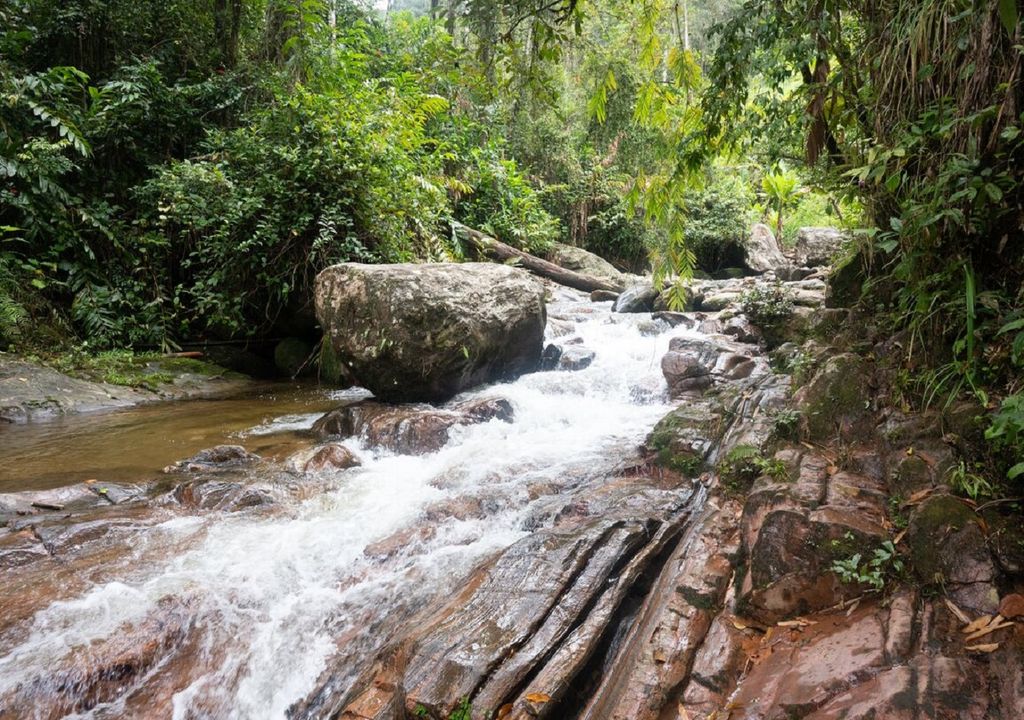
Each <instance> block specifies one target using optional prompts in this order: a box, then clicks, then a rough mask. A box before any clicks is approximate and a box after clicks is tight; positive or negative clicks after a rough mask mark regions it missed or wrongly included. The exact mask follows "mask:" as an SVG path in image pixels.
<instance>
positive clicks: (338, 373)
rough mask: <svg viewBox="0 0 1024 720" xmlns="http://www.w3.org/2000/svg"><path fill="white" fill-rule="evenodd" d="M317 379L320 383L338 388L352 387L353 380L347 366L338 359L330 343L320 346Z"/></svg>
mask: <svg viewBox="0 0 1024 720" xmlns="http://www.w3.org/2000/svg"><path fill="white" fill-rule="evenodd" d="M317 377H318V378H319V380H320V382H322V383H325V384H327V385H335V386H337V387H347V386H349V385H352V378H351V377H350V376H349V373H348V370H347V369H346V368H345V365H344V364H343V363H342V362H341V360H340V359H339V358H338V354H337V353H336V352H335V351H334V346H333V345H332V344H331V343H329V342H324V343H321V344H320V353H319V355H318V356H317Z"/></svg>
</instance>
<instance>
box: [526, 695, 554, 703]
mask: <svg viewBox="0 0 1024 720" xmlns="http://www.w3.org/2000/svg"><path fill="white" fill-rule="evenodd" d="M526 699H527V701H529V702H532V703H534V704H536V705H540V704H541V703H546V702H548V701H549V700H551V696H550V695H548V694H547V693H529V694H528V695H527V696H526Z"/></svg>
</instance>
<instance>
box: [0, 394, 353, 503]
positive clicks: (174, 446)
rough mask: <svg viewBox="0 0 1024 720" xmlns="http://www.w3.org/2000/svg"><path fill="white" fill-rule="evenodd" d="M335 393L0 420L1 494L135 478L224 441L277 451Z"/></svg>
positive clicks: (335, 400) (335, 401)
mask: <svg viewBox="0 0 1024 720" xmlns="http://www.w3.org/2000/svg"><path fill="white" fill-rule="evenodd" d="M340 402H341V400H340V399H339V394H338V392H337V391H332V390H328V389H326V388H323V387H319V386H316V385H310V384H294V383H275V384H268V385H261V386H256V387H254V388H253V389H251V390H248V391H246V392H245V393H244V394H242V395H240V396H238V397H232V398H228V399H216V400H187V401H177V402H166V403H155V404H151V405H143V406H140V407H134V408H128V409H124V410H113V411H109V412H97V413H86V414H78V415H69V416H65V417H58V418H54V419H52V420H47V421H43V422H34V423H27V424H24V425H0V492H15V491H19V490H42V489H48V488H54V487H60V486H62V485H69V484H72V483H75V482H80V481H83V480H89V479H93V478H95V479H97V480H100V481H106V482H137V481H140V480H145V479H150V478H153V477H156V476H157V475H158V474H159V473H160V471H161V469H162V468H164V467H165V466H167V465H169V464H171V463H173V462H175V461H177V460H181V459H183V458H186V457H189V456H190V455H193V454H194V453H196V452H197V451H199V450H202V449H203V448H207V447H210V446H212V445H218V444H221V443H230V444H239V445H244V446H245V447H246V448H247V449H249V450H251V451H253V452H256V453H259V454H263V455H270V456H279V455H282V454H284V453H286V452H288V451H289V450H290V449H292V448H294V447H295V446H296V445H299V444H301V439H302V435H303V434H302V429H303V428H308V427H309V426H310V425H311V424H312V422H313V419H314V418H315V416H316V415H319V414H320V413H323V412H325V411H327V410H329V409H331V408H333V407H336V406H337V405H339V404H340Z"/></svg>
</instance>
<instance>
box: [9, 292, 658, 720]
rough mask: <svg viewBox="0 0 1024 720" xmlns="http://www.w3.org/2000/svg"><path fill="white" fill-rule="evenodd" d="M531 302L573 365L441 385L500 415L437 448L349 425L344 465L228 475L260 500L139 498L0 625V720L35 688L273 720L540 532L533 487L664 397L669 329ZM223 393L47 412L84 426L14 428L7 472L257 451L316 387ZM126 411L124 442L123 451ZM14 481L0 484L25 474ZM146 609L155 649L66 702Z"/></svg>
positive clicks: (555, 487)
mask: <svg viewBox="0 0 1024 720" xmlns="http://www.w3.org/2000/svg"><path fill="white" fill-rule="evenodd" d="M548 312H549V317H550V321H549V325H548V333H549V336H552V337H549V339H550V340H555V341H557V342H558V343H559V344H563V345H567V344H577V343H578V344H580V345H582V346H583V347H585V348H588V349H590V350H592V351H594V352H595V354H596V356H595V359H594V361H593V363H592V364H591V365H590V366H589V367H587V368H585V369H583V370H580V371H576V372H565V371H549V372H537V373H533V374H529V375H526V376H523V377H521V378H519V379H518V380H516V381H515V382H511V383H506V384H499V385H493V386H487V387H481V388H479V389H476V390H474V391H472V392H469V393H466V394H464V395H462V396H460V397H459V398H457V399H456V401H460V400H466V399H470V398H482V397H501V398H505V399H507V400H509V401H510V402H511V403H512V405H513V407H514V410H515V417H514V420H513V421H512V422H511V423H506V422H502V421H500V420H492V421H490V422H487V423H484V424H480V425H473V426H467V427H462V428H457V429H456V430H455V431H453V432H452V435H451V438H450V440H449V442H448V443H447V444H446V445H445V446H444V447H443V448H442V449H441V450H440V451H438V452H435V453H431V454H428V455H422V456H410V455H396V454H391V453H388V452H383V451H380V450H379V449H376V448H373V447H367V446H366V445H365V444H364V443H363V442H361V441H360V440H358V439H350V440H348V441H346V444H347V445H348V446H349V447H350V448H351V449H352V450H353V451H354V452H355V453H356V454H357V456H358V457H359V458H360V459H361V460H362V463H363V464H362V466H361V467H357V468H351V469H348V470H344V471H335V472H331V473H327V474H324V475H322V476H320V477H318V478H316V479H315V480H308V481H304V480H297V479H296V477H295V476H294V475H291V474H288V473H286V472H285V470H284V467H283V465H282V463H280V462H278V461H276V460H274V459H272V460H271V461H270V462H267V463H262V464H260V465H259V466H257V468H256V469H254V470H252V471H249V473H248V474H247V476H246V482H250V483H253V484H259V485H260V486H262V487H266V488H268V489H269V490H268V492H270V493H271V494H272V496H273V497H274V500H275V502H274V503H272V504H270V505H268V506H261V507H258V508H253V509H248V510H242V511H237V512H221V511H213V512H192V513H186V512H182V511H181V509H180V508H176V507H173V506H171V505H169V504H166V503H165V504H159V503H155V507H153V508H149V511H148V512H146V513H143V514H142V515H141V516H140V519H137V520H136V521H133V522H129V523H126V524H124V525H122V526H118V527H116V528H114V529H113V530H111V531H110V532H108V533H107V537H105V538H104V539H103V540H101V541H99V546H100V548H102V549H101V550H96V549H93V550H92V551H90V552H88V553H84V554H83V555H82V556H75V557H74V558H72V559H70V560H69V561H65V563H64V565H65V567H68V566H70V567H71V568H73V570H67V569H65V572H71V573H73V575H74V577H75V579H76V581H75V582H72V583H68V584H67V585H70V586H59V587H52V589H51V591H50V592H52V595H53V596H52V597H49V598H47V599H46V601H45V603H40V607H39V608H38V609H36V610H35V611H34V612H31V613H26V617H25V618H24V620H23V621H21V622H17V623H14V624H13V625H8V626H7V627H6V628H4V630H3V632H2V634H0V717H8V715H4V712H3V708H4V707H5V706H6V707H7V708H8V711H10V710H11V709H13V708H19V710H17V712H24V711H25V710H24V709H25V708H33V710H32V711H31V712H32V713H33V714H32V715H31V716H33V717H39V718H49V717H54V716H59V713H58V714H56V715H55V713H54V710H55V708H56V707H59V706H60V702H57V703H56V704H55V703H54V698H53V697H52V696H54V695H59V696H60V697H61V698H63V700H62V702H64V703H65V704H66V705H70V707H71V709H74V710H78V711H80V712H79V714H78V715H76V717H92V718H108V717H109V718H112V717H166V716H167V715H168V714H169V715H171V716H173V717H174V718H181V719H184V718H198V717H204V718H225V719H226V718H283V717H286V713H287V711H288V708H289V707H290V706H291V705H292V704H293V703H295V702H297V701H300V700H301V699H302V698H303V697H305V696H306V694H308V693H309V692H310V690H311V689H312V688H313V687H314V685H315V683H316V680H317V678H318V676H319V675H320V674H321V672H322V671H323V669H324V668H325V666H326V664H327V663H328V661H329V660H330V659H332V658H333V659H334V660H333V662H334V664H335V665H337V664H338V658H339V657H340V658H342V663H341V664H342V667H347V668H350V671H351V677H355V675H356V674H357V673H359V672H360V671H361V670H362V669H363V668H364V666H365V664H366V663H367V662H369V661H370V659H371V658H372V657H373V655H374V653H375V652H376V651H377V650H378V648H379V647H381V646H382V644H383V643H384V642H385V641H386V640H387V639H388V638H389V637H392V636H393V635H395V634H396V633H400V632H401V631H402V623H405V622H409V621H410V619H411V618H412V617H414V614H415V612H416V611H417V610H419V609H420V608H422V607H424V606H426V605H428V604H429V603H431V602H436V601H437V600H438V599H440V598H443V597H445V596H446V595H449V594H450V593H452V592H453V591H454V590H455V589H457V588H458V587H459V586H460V584H461V583H462V582H464V580H465V578H466V577H467V576H468V575H469V574H470V572H471V571H472V570H473V568H474V567H476V566H477V565H478V564H479V563H480V562H481V561H483V560H485V559H487V558H489V557H492V556H493V555H494V554H495V553H496V552H498V551H500V550H502V549H503V548H506V547H508V546H509V545H511V544H512V543H514V542H516V541H517V540H519V539H521V538H522V537H524V536H525V535H527V534H529V533H530V532H531V531H533V530H535V529H537V528H538V527H539V526H541V525H543V524H544V522H545V521H546V518H547V517H548V516H547V515H546V510H545V508H546V507H548V506H549V505H550V503H551V499H552V498H553V497H554V498H557V497H558V496H559V495H562V494H565V493H568V492H569V491H571V490H572V489H573V488H574V487H577V486H579V485H580V484H581V483H584V482H594V481H595V480H599V479H600V478H602V477H606V476H610V475H612V474H614V473H615V472H616V471H617V470H618V469H620V468H621V467H623V466H624V465H627V464H629V463H630V462H633V461H634V460H635V457H636V453H637V447H638V446H639V444H640V443H641V442H642V441H643V439H644V437H645V436H646V434H647V433H648V432H649V431H650V429H651V428H652V427H653V425H654V424H655V423H656V422H657V420H658V419H659V418H661V417H662V416H663V415H665V413H666V412H668V410H670V408H671V406H670V405H669V404H668V403H669V401H668V398H667V396H666V393H665V387H664V379H663V378H662V374H661V370H660V367H659V360H660V358H661V356H662V355H663V354H664V352H665V350H666V349H667V345H668V341H669V335H671V334H673V333H672V332H670V331H668V329H667V326H659V325H655V324H653V323H652V321H651V319H650V316H649V315H620V314H613V313H611V312H610V303H591V302H589V300H588V299H587V298H586V297H585V296H583V295H581V294H577V293H575V292H572V291H557V295H556V298H555V299H554V301H552V302H551V304H550V305H549V308H548ZM554 335H559V337H557V338H556V337H553V336H554ZM235 402H236V405H235V406H234V407H233V406H232V401H221V402H220V403H213V404H211V403H204V402H191V403H181V404H178V405H173V406H159V407H154V408H145V409H142V410H135V411H125V412H119V413H111V414H109V415H107V416H95V417H91V418H88V419H86V418H79V419H75V420H69V421H63V423H64V424H67V423H71V424H75V423H79V424H81V426H82V427H85V425H86V424H90V425H91V427H92V430H91V431H89V432H86V431H84V430H80V431H79V432H78V433H77V434H76V433H71V435H70V437H69V438H68V440H69V443H70V444H72V445H75V444H76V443H77V445H75V449H74V450H73V451H72V453H71V454H69V453H68V452H67V451H65V450H63V449H62V448H61V442H60V438H61V436H62V434H63V425H62V423H61V422H57V423H54V424H53V425H50V426H47V425H45V424H44V425H36V426H26V427H25V428H23V429H19V430H18V432H21V433H33V434H35V437H36V440H35V441H34V442H37V444H36V445H35V446H33V445H32V442H33V441H32V440H30V439H28V438H26V439H24V440H23V441H22V442H19V443H18V444H17V447H15V448H14V449H13V454H14V455H15V457H18V458H24V457H25V449H26V447H28V448H32V447H35V448H36V450H35V452H36V453H37V454H38V455H39V456H40V457H39V458H38V459H37V460H36V461H35V464H31V463H27V465H28V467H30V468H32V469H31V473H35V474H36V475H37V476H38V478H40V479H41V480H40V482H41V484H42V485H46V486H48V485H52V484H53V483H54V482H55V479H56V477H57V474H56V473H54V472H52V467H51V469H49V470H48V469H47V467H46V463H47V460H46V458H47V457H49V458H50V461H49V462H50V463H51V465H57V464H60V465H65V464H67V467H65V468H63V470H66V471H67V473H68V474H67V477H68V478H71V479H80V478H81V476H82V475H83V474H85V475H91V476H94V477H99V478H100V479H101V480H102V479H104V478H106V477H108V474H109V476H110V477H112V478H116V479H119V480H127V479H143V478H144V477H146V476H147V475H146V472H142V468H140V467H139V465H140V462H144V461H140V459H139V458H140V453H141V455H144V456H146V457H150V458H152V460H154V461H156V462H154V463H153V465H152V467H149V468H146V470H147V471H148V472H149V473H150V475H151V474H152V473H154V472H155V471H156V470H157V469H158V468H159V466H160V465H161V464H163V463H165V462H167V461H169V458H170V455H173V454H176V457H179V458H180V457H181V455H183V454H187V452H186V451H185V447H184V446H183V445H182V444H181V443H180V442H179V438H180V436H181V435H182V434H185V435H189V434H190V433H192V434H193V435H195V436H196V437H195V438H193V440H202V441H203V442H206V441H207V440H212V439H214V436H216V435H217V434H218V433H219V434H221V435H223V436H225V437H226V438H234V441H235V442H239V443H241V444H243V445H246V446H247V447H250V448H254V449H257V450H258V449H260V448H267V447H274V446H277V447H290V446H291V444H292V443H294V442H295V439H296V438H301V437H302V430H303V429H305V428H308V427H309V426H310V425H311V424H312V422H313V419H314V418H315V417H316V416H317V414H318V413H319V412H320V411H321V410H323V409H324V407H326V406H330V405H331V404H332V402H333V403H337V399H336V398H333V399H332V397H331V396H330V394H329V393H324V392H323V391H309V390H306V391H299V392H296V391H289V393H286V394H285V395H284V396H283V397H282V398H281V399H274V397H272V396H270V395H264V396H263V398H262V399H260V398H259V397H257V398H246V399H244V401H235ZM257 408H258V411H259V414H258V415H255V416H254V415H253V414H252V411H253V410H254V409H257ZM140 423H141V424H143V425H144V428H145V433H144V435H145V438H146V439H145V442H144V443H143V442H141V441H140V442H139V445H138V446H135V443H136V439H137V438H140V437H142V436H141V435H138V433H140V432H142V431H141V430H140V429H139V424H140ZM164 423H165V424H164ZM193 430H195V432H194V433H193ZM82 435H85V436H87V437H93V438H95V441H96V442H97V443H99V445H98V453H97V454H98V455H99V457H98V458H94V461H93V462H89V463H87V470H85V471H83V470H82V468H81V467H77V466H76V465H75V458H87V457H88V443H84V447H83V443H82V442H81V437H82ZM111 436H113V437H111ZM161 439H162V442H161ZM195 444H196V443H195V442H192V443H191V445H195ZM275 444H276V445H275ZM11 447H13V446H11ZM11 447H8V446H7V445H5V447H4V451H3V453H4V454H5V455H7V454H8V453H11V452H12V449H11ZM118 447H120V448H122V451H121V453H120V454H119V452H118V451H117V448H118ZM124 457H127V458H129V461H127V462H122V461H121V460H119V458H122V459H123V458H124ZM3 461H4V463H5V464H8V462H9V459H8V458H3ZM21 462H22V463H23V465H24V464H26V461H25V460H24V459H23V460H21ZM5 472H6V473H7V475H6V476H5V477H6V478H8V479H10V478H11V477H12V474H11V473H12V471H11V470H7V471H5ZM24 473H25V471H24V470H23V471H22V475H20V476H19V477H20V478H21V481H22V482H25V483H27V484H31V483H32V482H33V479H32V478H31V477H26V476H25V474H24ZM31 473H30V474H31ZM132 473H137V474H138V475H139V476H140V477H138V478H130V477H128V476H129V475H131V474H132ZM9 486H10V483H9V482H8V487H9ZM467 507H469V508H471V510H470V511H467V510H466V508H467ZM382 541H383V543H384V546H385V547H387V548H389V549H388V550H387V551H382V550H379V548H380V547H381V543H382ZM375 550H376V551H375ZM29 580H30V577H27V578H26V579H25V585H24V589H25V590H26V591H31V589H30V588H31V586H30V583H29ZM42 592H44V593H45V592H46V591H45V590H43V591H42ZM168 614H170V615H172V616H174V617H186V618H187V620H184V621H182V624H181V627H180V628H179V630H180V632H176V633H175V634H174V635H173V642H170V643H167V642H164V645H170V646H172V647H168V648H164V647H163V645H161V649H160V650H159V651H158V652H157V655H161V654H165V655H166V656H167V657H166V658H164V657H156V658H155V659H153V660H152V662H150V663H149V665H147V669H146V672H144V673H142V674H141V676H139V677H133V678H132V679H131V681H130V682H128V683H125V684H124V686H123V687H122V686H118V687H117V688H116V689H115V690H113V691H111V690H109V689H107V690H106V691H105V692H104V693H101V695H102V697H100V698H99V700H100V701H99V702H97V703H96V704H92V703H93V702H95V698H94V699H93V700H92V701H90V700H89V699H88V698H86V699H84V700H83V699H82V698H80V697H79V698H77V699H76V692H77V691H78V690H81V689H82V688H84V687H85V685H86V684H89V683H93V682H94V678H92V677H91V676H90V674H89V665H90V663H91V662H92V660H91V658H92V657H94V656H95V657H99V656H105V655H106V654H107V653H109V652H110V646H111V645H112V644H115V645H116V644H117V643H127V644H129V645H130V644H131V643H132V642H135V640H132V638H138V642H145V639H146V637H148V636H147V632H149V629H150V627H151V624H152V623H153V622H154V621H158V622H164V621H163V620H161V618H165V617H166V616H168ZM172 624H173V623H172ZM175 627H177V626H175ZM172 650H173V652H172ZM83 666H84V667H83ZM76 683H77V684H78V686H79V687H78V690H76ZM69 688H70V689H69ZM94 694H95V693H94ZM69 698H70V699H69ZM161 708H162V709H163V710H165V711H166V712H165V713H161ZM65 709H68V708H67V707H65ZM10 717H14V715H10Z"/></svg>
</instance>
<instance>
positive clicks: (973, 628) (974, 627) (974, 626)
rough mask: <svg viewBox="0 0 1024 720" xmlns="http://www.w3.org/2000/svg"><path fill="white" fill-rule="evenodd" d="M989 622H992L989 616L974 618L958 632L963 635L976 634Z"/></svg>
mask: <svg viewBox="0 0 1024 720" xmlns="http://www.w3.org/2000/svg"><path fill="white" fill-rule="evenodd" d="M991 622H992V616H991V615H982V616H981V617H979V618H975V619H974V620H972V621H971V622H969V623H967V625H966V627H964V628H962V629H961V630H960V632H962V633H964V634H965V635H970V634H971V633H973V632H977V631H978V630H981V629H982V628H983V627H985V626H986V625H988V624H989V623H991Z"/></svg>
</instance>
